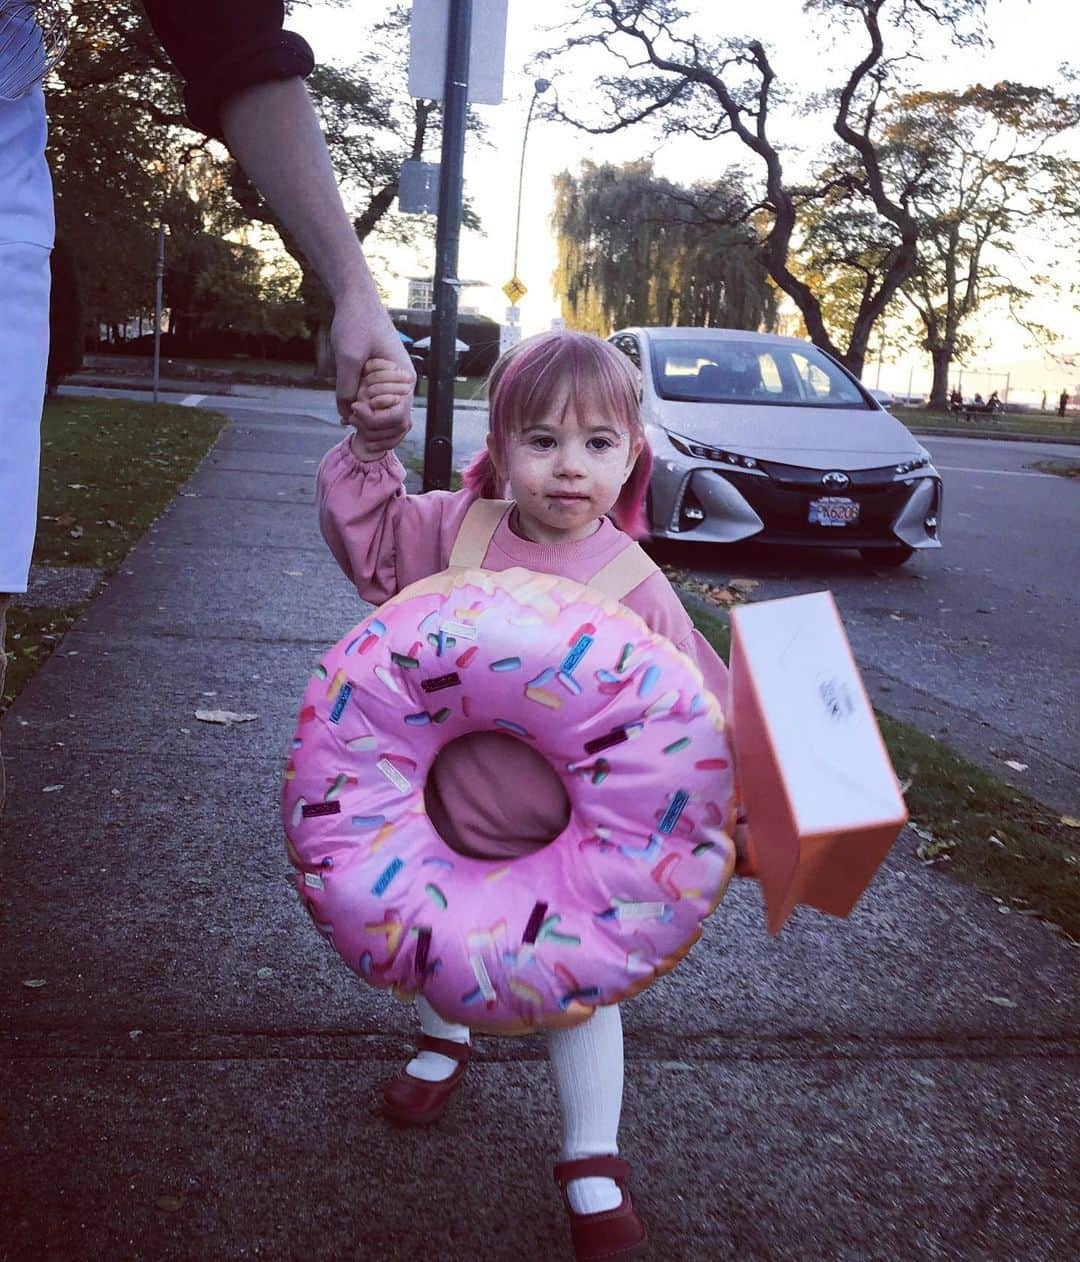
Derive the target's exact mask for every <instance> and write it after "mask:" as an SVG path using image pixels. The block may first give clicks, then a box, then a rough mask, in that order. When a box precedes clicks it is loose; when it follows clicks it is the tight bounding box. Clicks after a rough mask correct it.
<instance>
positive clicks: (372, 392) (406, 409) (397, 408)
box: [343, 359, 413, 461]
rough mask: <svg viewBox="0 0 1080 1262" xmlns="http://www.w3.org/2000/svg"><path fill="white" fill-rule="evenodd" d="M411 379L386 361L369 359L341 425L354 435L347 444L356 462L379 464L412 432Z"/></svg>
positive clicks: (393, 364) (390, 361)
mask: <svg viewBox="0 0 1080 1262" xmlns="http://www.w3.org/2000/svg"><path fill="white" fill-rule="evenodd" d="M412 393H413V381H412V378H411V377H410V376H409V375H408V374H407V373H406V372H404V371H403V369H401V368H400V367H399V366H398V365H397V364H395V363H394V362H393V361H392V360H389V359H369V360H368V361H367V363H366V364H365V365H364V371H363V375H362V376H361V378H360V386H359V389H358V390H357V392H356V398H355V400H354V401H353V403H352V405H351V406H350V408H349V416H348V419H347V421H345V422H343V423H344V424H348V425H352V426H353V428H354V429H355V430H356V432H355V433H354V434H353V436H352V439H351V441H350V447H351V448H352V452H353V455H354V456H356V458H357V459H358V460H364V461H368V460H379V459H381V457H382V456H383V455H384V454H385V453H386V452H387V451H391V450H393V448H395V447H396V446H397V445H398V443H400V442H401V440H402V439H403V438H404V437H405V435H406V434H407V433H408V432H409V430H410V429H411V428H412V416H411V411H412Z"/></svg>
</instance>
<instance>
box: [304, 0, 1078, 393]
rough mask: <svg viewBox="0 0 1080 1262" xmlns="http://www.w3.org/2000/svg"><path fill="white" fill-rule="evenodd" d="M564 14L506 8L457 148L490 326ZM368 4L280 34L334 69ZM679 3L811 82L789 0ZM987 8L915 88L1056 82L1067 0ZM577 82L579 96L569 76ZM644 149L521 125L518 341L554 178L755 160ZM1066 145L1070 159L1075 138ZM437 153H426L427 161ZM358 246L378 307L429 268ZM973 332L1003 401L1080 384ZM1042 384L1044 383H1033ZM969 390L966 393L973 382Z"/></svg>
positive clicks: (786, 74)
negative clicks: (478, 227)
mask: <svg viewBox="0 0 1080 1262" xmlns="http://www.w3.org/2000/svg"><path fill="white" fill-rule="evenodd" d="M572 7H573V6H572V3H570V0H546V2H545V3H544V4H542V5H541V4H537V3H534V2H532V0H509V10H508V19H507V42H506V56H505V74H504V100H503V102H502V104H500V105H497V106H479V107H477V108H478V112H480V113H481V114H482V116H483V118H484V121H485V122H486V123H487V126H488V132H489V135H488V140H489V145H488V146H487V147H485V146H482V145H480V144H478V143H470V144H468V146H467V148H466V155H465V184H466V191H467V194H468V195H469V197H470V198H471V199H472V202H473V204H474V206H475V209H476V210H477V212H478V214H479V216H480V219H481V221H482V224H483V227H484V232H483V234H481V233H475V232H469V231H465V232H463V234H462V242H461V252H460V259H459V267H458V274H459V276H461V277H462V278H466V279H470V280H480V281H483V282H485V284H486V287H483V288H480V287H477V288H471V289H469V290H467V291H466V293H467V295H468V296H467V297H464V296H463V299H462V302H463V305H470V306H475V307H476V308H478V309H479V310H480V311H481V312H482V313H483V314H484V315H488V316H490V317H492V318H493V319H495V320H498V321H502V320H504V319H505V318H506V308H507V305H508V303H507V301H506V299H505V298H504V296H503V294H502V293H501V292H500V290H501V287H502V285H503V284H505V283H506V282H507V281H508V280H509V279H510V276H511V269H512V262H513V253H514V225H515V215H516V212H517V172H518V163H519V160H520V157H521V146H522V135H523V129H524V124H525V118H526V115H527V111H528V106H529V101H530V99H531V97H532V93H533V80H534V77H535V75H536V74H543V75H544V76H545V77H549V78H550V77H553V76H552V74H551V71H550V70H549V69H547V68H544V67H540V68H536V67H533V66H530V62H531V60H532V58H533V57H534V55H535V53H536V52H537V51H538V50H540V49H542V48H544V47H546V46H550V45H551V44H553V43H555V42H556V41H557V40H558V35H557V34H551V33H550V28H551V27H553V26H556V25H557V24H558V23H559V22H561V21H565V20H566V18H567V17H568V16H569V15H570V13H571V10H572ZM373 8H374V6H370V5H368V4H353V5H349V6H346V7H345V8H344V9H342V10H335V9H322V8H320V7H319V6H318V5H314V6H312V7H311V8H298V9H296V10H295V11H294V12H293V14H292V16H291V17H290V20H289V26H290V27H291V28H292V29H294V30H297V31H299V32H300V33H301V34H302V35H304V36H305V37H306V38H307V39H308V40H309V42H310V43H311V44H312V47H313V49H314V51H315V55H316V57H317V58H318V59H319V60H320V61H330V62H338V63H339V64H340V63H345V64H347V62H348V60H349V52H350V49H352V48H359V47H361V46H362V43H363V38H364V32H365V30H366V28H367V25H368V24H369V22H370V20H371V19H370V18H368V17H367V16H366V14H367V13H369V12H370V11H371V10H372V9H373ZM682 8H683V9H684V10H686V11H687V12H688V13H689V14H690V15H691V20H692V22H693V24H694V25H695V26H696V27H698V28H699V29H701V30H702V31H705V30H708V31H710V32H716V33H720V34H742V33H751V34H753V35H755V36H756V37H758V38H760V39H762V40H763V41H765V42H766V43H768V44H770V45H771V47H772V60H773V63H774V65H775V67H776V69H777V71H778V73H779V75H780V76H781V77H782V78H784V79H785V80H786V81H788V82H791V83H793V84H795V85H797V86H798V87H799V88H801V89H803V90H813V89H814V88H815V87H821V86H823V83H824V80H823V79H821V78H818V77H817V74H818V70H817V68H818V67H819V66H821V65H822V64H824V61H825V60H826V59H827V56H828V53H827V49H826V46H825V45H824V44H822V43H820V42H815V33H814V27H813V24H812V21H811V19H810V18H808V17H807V16H806V15H805V14H804V13H803V11H802V3H801V0H768V3H767V4H759V5H757V6H755V7H754V9H753V10H752V12H753V18H752V19H748V18H746V17H745V16H731V17H729V16H728V15H742V14H745V13H746V12H747V10H746V9H744V8H742V6H734V5H732V6H726V5H724V6H721V5H718V4H717V3H716V0H684V2H683V4H682ZM987 11H988V21H987V28H988V32H989V35H990V38H991V40H992V46H990V47H984V48H981V49H977V50H957V49H955V48H952V47H950V46H948V45H946V44H944V43H938V44H937V45H936V46H935V45H933V44H930V43H928V44H927V45H926V47H925V49H924V56H925V61H924V65H923V68H922V72H921V78H922V79H923V81H924V84H925V86H928V87H938V88H946V87H950V88H958V87H961V86H966V85H967V84H969V83H972V82H980V81H981V82H984V83H986V82H998V81H1000V80H1002V79H1012V80H1018V81H1021V82H1028V83H1036V84H1047V83H1053V82H1057V81H1058V73H1057V71H1058V65H1059V63H1060V62H1061V60H1062V59H1063V57H1064V56H1065V55H1066V52H1067V41H1064V40H1063V38H1062V37H1063V35H1064V33H1065V32H1068V31H1070V30H1074V29H1075V0H989V2H988V5H987ZM538 15H539V16H538ZM736 23H737V25H736ZM751 25H752V29H751ZM591 64H592V65H595V68H596V70H595V72H596V73H601V72H603V71H604V70H606V69H609V68H610V67H611V66H612V65H613V64H614V63H613V61H612V59H611V58H610V56H608V55H606V54H603V53H600V52H597V53H596V54H595V60H594V62H592V63H591ZM577 82H578V90H580V80H578V81H577ZM557 86H558V88H559V91H560V94H561V96H562V97H563V98H564V99H568V98H570V97H571V96H573V95H574V92H575V83H573V82H569V81H566V80H559V81H558V83H557ZM799 125H800V124H795V126H799ZM803 126H805V125H803ZM803 136H804V138H805V141H806V142H808V143H809V144H812V143H813V133H808V132H806V131H804V132H803ZM657 145H658V142H657V140H656V138H655V136H654V135H652V134H651V133H649V132H648V131H647V130H645V129H643V128H634V129H630V130H628V131H625V132H623V133H621V134H618V135H615V136H608V137H591V136H588V135H586V134H585V133H583V132H580V131H578V130H576V129H574V128H572V127H570V126H568V125H565V124H559V123H551V122H546V121H543V120H540V119H537V118H536V117H534V119H533V123H532V126H531V128H530V130H529V135H528V143H527V148H526V165H525V180H524V188H523V195H522V199H521V246H520V253H519V260H520V261H519V266H518V273H519V275H520V277H521V279H522V280H523V281H524V283H525V285H526V287H527V289H528V293H527V294H526V295H525V297H524V298H522V299H521V301H520V303H519V307H520V319H521V325H522V329H523V332H524V333H526V334H528V333H532V332H536V331H539V330H540V329H545V328H548V327H550V324H551V320H552V319H553V318H554V317H557V316H558V315H559V314H560V311H559V305H558V302H557V300H556V298H555V297H554V295H553V293H552V290H551V275H552V272H553V271H554V268H555V263H556V248H555V241H554V238H553V235H552V232H551V227H550V222H549V220H550V213H551V203H552V179H553V177H554V176H555V175H556V174H558V172H560V171H562V170H566V169H570V170H572V171H576V170H577V167H578V164H579V163H580V161H581V160H582V159H583V158H591V159H593V160H594V161H598V162H603V161H607V162H615V163H619V162H623V161H629V160H632V159H635V158H640V157H643V156H647V155H649V154H652V155H653V157H654V163H655V169H656V171H657V173H658V174H660V175H665V176H668V177H670V178H672V179H676V180H681V181H686V182H689V181H692V180H693V179H695V178H699V177H701V176H707V175H708V174H710V173H711V172H713V171H720V170H722V169H723V168H724V167H726V166H728V165H730V164H734V163H738V164H740V165H743V166H744V167H746V168H747V170H748V171H749V172H750V174H751V175H753V174H756V169H755V165H754V162H755V159H754V156H753V155H752V154H750V153H748V151H747V150H745V149H744V148H743V146H742V145H741V144H740V143H739V142H738V141H736V140H734V139H732V138H724V139H720V140H714V141H710V142H705V141H698V140H694V139H683V140H680V141H678V142H675V141H671V142H668V143H666V144H662V145H660V146H659V147H657ZM1071 147H1072V148H1073V150H1074V151H1075V152H1076V153H1077V156H1080V138H1077V139H1076V140H1075V141H1074V142H1073V144H1072V146H1071ZM437 156H438V155H437V154H432V155H430V157H431V158H432V159H437ZM367 249H368V254H369V258H370V260H371V263H372V267H373V270H375V272H376V275H377V276H378V278H379V280H380V283H381V285H382V287H383V290H384V293H385V294H386V297H387V300H388V302H389V303H390V304H391V305H395V306H396V305H403V304H404V302H405V295H406V289H407V282H406V278H407V277H408V276H410V275H425V274H430V271H431V266H432V260H433V256H434V251H433V250H431V249H429V250H428V251H427V252H426V253H424V252H421V253H419V254H416V253H413V252H408V251H401V250H392V249H386V248H385V247H380V245H379V244H378V243H377V242H376V241H374V240H373V239H369V242H368V246H367ZM1032 249H1033V251H1035V252H1036V253H1039V252H1040V251H1041V257H1039V258H1038V259H1037V260H1036V261H1035V263H1034V264H1033V270H1036V269H1037V268H1038V267H1043V268H1045V269H1046V270H1051V271H1053V270H1056V271H1058V272H1059V273H1060V271H1061V264H1062V260H1060V259H1057V258H1055V256H1054V254H1053V249H1052V243H1051V246H1050V248H1049V249H1048V248H1047V243H1046V240H1045V237H1043V238H1041V239H1040V242H1039V243H1032ZM1068 266H1069V267H1074V266H1075V260H1074V259H1072V258H1070V259H1069V260H1068ZM1032 314H1034V315H1036V316H1037V317H1038V318H1040V319H1041V320H1042V321H1043V322H1044V323H1047V324H1049V325H1051V326H1052V327H1058V328H1059V329H1060V330H1061V332H1062V333H1063V335H1064V337H1063V341H1062V342H1061V343H1060V344H1059V345H1058V346H1057V347H1055V353H1056V354H1057V355H1058V356H1062V355H1068V354H1069V353H1070V352H1071V353H1072V354H1074V355H1076V354H1080V314H1078V313H1077V312H1076V311H1075V310H1072V309H1071V308H1069V307H1067V306H1062V305H1061V304H1056V305H1055V306H1054V307H1050V306H1046V307H1044V308H1042V309H1039V310H1035V311H1033V313H1032ZM981 333H982V341H983V347H982V348H981V349H980V350H979V351H978V352H976V354H975V355H974V356H973V357H972V362H971V364H970V366H969V368H970V373H971V376H970V378H969V379H970V380H972V381H974V380H975V374H976V372H977V370H978V369H980V368H984V369H987V370H989V369H990V368H991V367H992V368H993V370H995V371H997V370H1000V371H1002V372H1005V371H1009V370H1010V368H1011V371H1012V372H1013V373H1014V375H1015V377H1016V380H1015V381H1013V382H1012V386H1013V390H1014V393H1015V392H1017V391H1018V390H1026V391H1027V392H1028V393H1030V392H1032V391H1034V392H1036V393H1038V391H1039V390H1040V389H1054V390H1056V389H1060V384H1059V385H1057V386H1055V385H1054V382H1055V381H1056V380H1057V376H1060V375H1061V373H1062V372H1065V380H1063V381H1062V382H1061V384H1065V383H1066V381H1069V383H1070V385H1074V384H1075V385H1080V367H1076V368H1072V369H1066V368H1064V366H1062V367H1058V365H1057V364H1056V363H1055V362H1054V361H1053V360H1049V361H1048V360H1046V358H1045V356H1044V354H1043V352H1042V351H1041V350H1040V348H1039V347H1038V346H1037V345H1036V344H1035V343H1034V342H1033V341H1032V339H1031V337H1030V335H1028V334H1027V333H1025V332H1024V331H1023V330H1021V329H1020V328H1019V327H1018V326H1017V325H1015V324H1014V323H1012V322H1011V321H1009V320H1007V319H1002V318H1000V317H994V318H989V319H987V320H984V321H983V328H982V330H981ZM881 358H882V365H881V368H880V373H879V370H878V369H877V366H876V363H875V365H874V367H873V368H872V369H868V371H867V373H865V374H864V378H865V379H866V380H867V381H868V382H869V383H870V384H876V381H875V378H877V377H879V378H880V383H881V384H882V385H883V386H884V387H885V388H886V389H893V390H903V389H906V387H907V384H908V382H909V381H912V382H913V389H915V390H918V389H920V388H926V386H928V365H926V364H924V363H923V361H922V357H918V356H913V355H911V354H908V355H899V354H897V355H894V354H892V353H891V352H890V349H889V347H888V346H887V345H886V347H885V348H884V353H883V355H882V356H881ZM1043 377H1045V378H1046V381H1045V383H1043V384H1042V385H1041V386H1040V382H1041V380H1042V378H1043ZM924 378H925V379H926V380H925V383H923V379H924ZM1071 378H1075V379H1076V381H1075V382H1073V381H1071ZM1003 384H1004V380H1003V379H994V380H993V381H991V379H990V377H989V376H988V375H985V374H984V385H985V386H986V387H987V388H988V389H993V388H994V387H995V386H997V387H998V388H999V389H1000V388H1001V386H1002V385H1003ZM975 388H978V387H977V386H972V389H975ZM984 392H985V390H984Z"/></svg>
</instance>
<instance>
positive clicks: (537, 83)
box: [511, 79, 551, 280]
mask: <svg viewBox="0 0 1080 1262" xmlns="http://www.w3.org/2000/svg"><path fill="white" fill-rule="evenodd" d="M550 87H551V80H550V79H534V80H533V94H532V100H531V101H530V102H529V112H528V114H527V115H526V116H525V132H524V134H523V135H522V137H521V163H520V165H519V166H518V190H517V215H516V216H515V218H514V270H513V272H512V273H511V275H512V276H513V278H514V279H515V280H516V279H517V274H518V246H519V244H520V242H521V190H522V188H523V186H524V184H525V146H526V145H527V144H528V142H529V124H530V123H531V122H532V116H533V110H534V109H535V108H536V98H537V97H538V96H540V95H541V94H542V93H544V92H546V91H547V90H548V88H550Z"/></svg>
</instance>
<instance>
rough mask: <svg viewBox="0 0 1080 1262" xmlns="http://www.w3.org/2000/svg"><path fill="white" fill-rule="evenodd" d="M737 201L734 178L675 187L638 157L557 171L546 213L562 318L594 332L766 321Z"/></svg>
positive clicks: (746, 325)
mask: <svg viewBox="0 0 1080 1262" xmlns="http://www.w3.org/2000/svg"><path fill="white" fill-rule="evenodd" d="M744 204H745V198H744V197H743V195H742V190H741V188H740V187H739V185H738V182H737V178H736V177H735V176H734V175H732V176H729V177H728V178H727V179H726V180H725V181H722V182H720V183H717V184H713V185H707V184H696V185H693V186H691V187H683V186H681V185H679V184H676V183H674V182H672V181H670V180H665V179H661V178H659V177H658V176H656V175H655V174H654V173H653V169H652V164H651V163H649V162H647V161H643V162H629V163H626V164H624V165H622V166H613V165H611V164H609V163H605V164H602V165H597V164H595V163H593V162H583V163H582V166H581V170H580V173H579V174H578V175H577V176H574V175H572V174H571V173H570V172H569V171H564V172H563V173H562V174H561V175H558V176H557V177H556V179H555V204H554V210H553V213H552V217H551V222H552V227H553V228H554V230H555V234H556V238H557V242H558V251H559V261H558V266H557V268H556V271H555V275H554V278H553V282H554V286H555V291H556V293H557V294H558V296H559V297H560V299H561V302H562V309H563V314H564V315H565V316H566V318H567V319H568V320H570V321H571V322H572V323H573V324H574V325H575V326H576V327H577V328H582V329H588V330H590V331H592V332H595V333H600V334H606V333H608V332H610V331H611V330H612V329H613V328H621V327H623V326H625V325H629V324H645V325H655V324H661V325H673V324H685V325H692V326H697V327H707V326H715V325H720V326H723V327H726V328H738V329H756V328H759V327H760V326H761V325H763V324H766V325H768V324H771V323H772V321H773V319H774V317H775V314H776V303H775V294H774V291H773V289H772V287H771V285H770V284H769V280H768V276H767V274H766V272H765V268H764V266H763V264H762V261H761V255H760V249H759V244H758V241H757V237H756V235H755V233H754V231H753V229H752V228H751V227H749V226H748V225H746V224H745V223H742V222H740V215H741V210H742V208H743V206H744Z"/></svg>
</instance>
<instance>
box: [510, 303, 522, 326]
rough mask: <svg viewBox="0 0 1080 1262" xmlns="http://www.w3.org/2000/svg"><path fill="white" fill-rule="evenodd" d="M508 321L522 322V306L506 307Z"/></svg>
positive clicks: (512, 322)
mask: <svg viewBox="0 0 1080 1262" xmlns="http://www.w3.org/2000/svg"><path fill="white" fill-rule="evenodd" d="M506 323H507V324H520V323H521V308H520V307H507V308H506Z"/></svg>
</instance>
